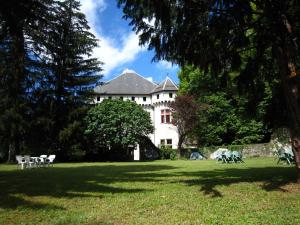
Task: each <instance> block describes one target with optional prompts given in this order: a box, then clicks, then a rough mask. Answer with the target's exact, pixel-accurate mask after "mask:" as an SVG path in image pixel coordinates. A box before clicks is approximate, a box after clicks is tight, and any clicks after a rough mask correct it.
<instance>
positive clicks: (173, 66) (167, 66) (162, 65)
mask: <svg viewBox="0 0 300 225" xmlns="http://www.w3.org/2000/svg"><path fill="white" fill-rule="evenodd" d="M157 66H158V67H159V68H160V69H167V70H177V69H178V68H179V67H178V65H176V64H172V63H171V62H168V61H166V60H161V61H159V62H158V64H157Z"/></svg>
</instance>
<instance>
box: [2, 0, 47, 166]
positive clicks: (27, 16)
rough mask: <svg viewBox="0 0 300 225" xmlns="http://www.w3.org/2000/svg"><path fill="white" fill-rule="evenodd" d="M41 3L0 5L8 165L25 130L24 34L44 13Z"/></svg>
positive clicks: (26, 68)
mask: <svg viewBox="0 0 300 225" xmlns="http://www.w3.org/2000/svg"><path fill="white" fill-rule="evenodd" d="M45 2H46V1H42V0H28V1H25V0H12V1H1V2H0V68H1V69H0V139H1V144H2V145H4V146H6V148H8V161H11V160H12V159H13V158H14V157H13V156H14V154H16V153H19V151H20V147H21V146H22V145H23V144H22V143H23V142H24V133H25V129H26V119H25V117H26V113H27V111H28V108H27V106H26V92H27V90H28V88H29V86H28V83H27V81H28V78H29V75H30V73H31V71H30V70H29V64H30V62H31V60H30V57H29V55H28V51H27V50H28V43H27V40H26V38H25V34H26V30H27V29H28V28H29V27H30V26H31V25H32V24H34V23H35V21H36V20H37V19H38V18H40V15H41V14H42V12H43V11H44V10H45V8H46V7H45Z"/></svg>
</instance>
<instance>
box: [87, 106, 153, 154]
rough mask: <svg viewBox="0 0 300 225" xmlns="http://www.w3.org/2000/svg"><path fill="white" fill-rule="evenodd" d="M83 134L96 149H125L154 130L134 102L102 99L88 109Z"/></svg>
mask: <svg viewBox="0 0 300 225" xmlns="http://www.w3.org/2000/svg"><path fill="white" fill-rule="evenodd" d="M85 121H86V124H87V125H86V126H87V128H86V131H85V133H86V135H88V136H89V137H90V139H91V140H93V142H94V146H95V147H96V148H99V149H107V150H108V149H110V150H118V151H121V150H124V149H125V150H126V149H128V146H130V145H135V144H136V143H139V142H140V141H142V140H143V138H144V137H145V136H147V135H149V134H151V133H153V131H154V127H153V125H152V122H151V119H150V116H149V114H148V113H147V112H146V111H145V110H143V108H142V107H141V106H139V105H137V104H136V103H135V102H131V101H122V100H104V101H103V102H102V103H100V104H98V105H96V106H94V107H93V108H92V109H90V110H89V112H88V114H87V116H86V118H85Z"/></svg>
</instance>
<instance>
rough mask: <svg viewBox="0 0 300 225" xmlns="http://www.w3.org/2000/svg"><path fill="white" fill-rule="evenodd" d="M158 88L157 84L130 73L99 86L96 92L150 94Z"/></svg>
mask: <svg viewBox="0 0 300 225" xmlns="http://www.w3.org/2000/svg"><path fill="white" fill-rule="evenodd" d="M156 86H157V84H155V83H153V82H151V81H149V80H147V79H145V78H144V77H142V76H140V75H138V74H136V73H134V72H132V71H130V72H125V73H123V74H121V75H120V76H118V77H116V78H115V79H113V80H111V81H108V82H107V83H104V84H103V85H100V86H97V87H96V88H95V92H96V93H98V94H150V93H151V92H152V90H153V89H155V87H156Z"/></svg>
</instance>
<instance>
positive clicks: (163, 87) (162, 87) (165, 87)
mask: <svg viewBox="0 0 300 225" xmlns="http://www.w3.org/2000/svg"><path fill="white" fill-rule="evenodd" d="M160 91H178V87H177V86H176V85H175V84H174V83H173V81H172V80H171V79H170V78H169V77H167V78H166V79H165V80H164V81H163V82H161V83H160V84H159V85H158V86H157V87H155V88H154V89H153V90H152V93H155V92H160Z"/></svg>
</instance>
